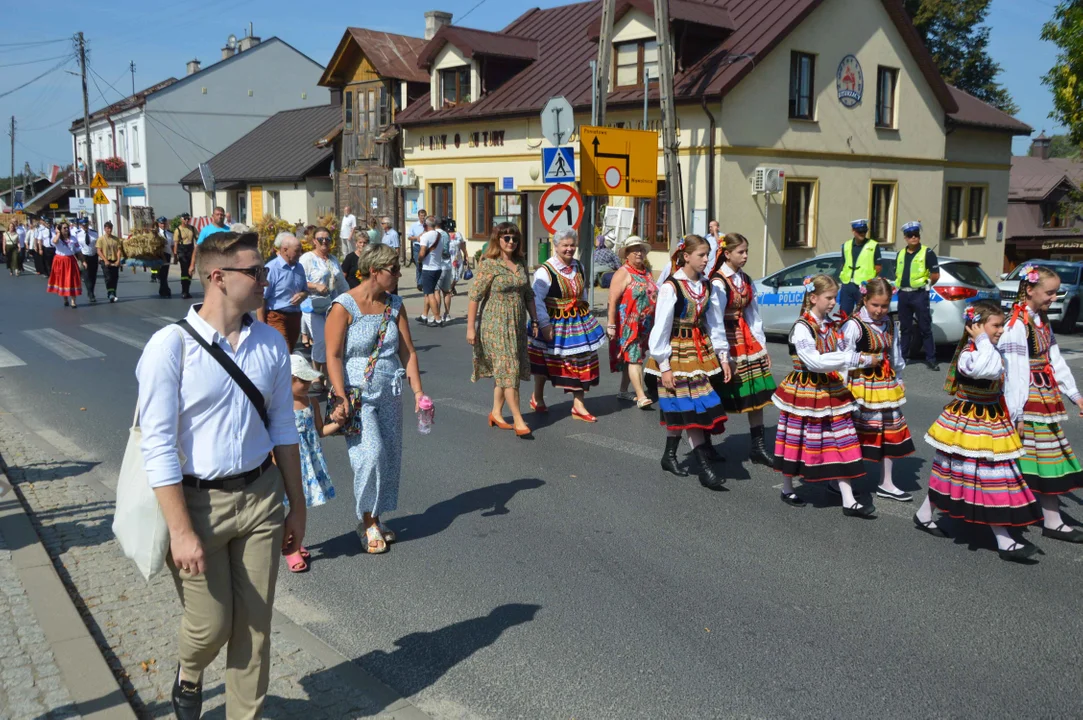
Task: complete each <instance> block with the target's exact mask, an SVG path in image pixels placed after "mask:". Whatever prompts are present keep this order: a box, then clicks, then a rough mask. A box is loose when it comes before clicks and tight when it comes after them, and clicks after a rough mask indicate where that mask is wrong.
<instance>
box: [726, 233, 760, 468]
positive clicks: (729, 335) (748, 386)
mask: <svg viewBox="0 0 1083 720" xmlns="http://www.w3.org/2000/svg"><path fill="white" fill-rule="evenodd" d="M747 262H748V240H747V239H746V238H745V236H744V235H739V234H737V233H729V234H728V235H726V236H725V237H724V238H723V239H722V242H721V244H720V246H719V248H718V259H717V265H716V267H715V269H714V272H712V273H711V284H712V285H713V286H714V288H715V291H714V292H715V294H716V296H717V297H718V299H719V303H720V305H721V311H722V317H723V322H724V325H725V328H726V344H727V345H728V346H729V364H730V372H731V377H730V380H729V382H722V376H721V375H714V376H712V377H711V381H712V382H713V383H714V387H715V391H716V392H717V393H718V395H719V397H720V398H721V399H722V407H723V408H725V410H726V412H727V413H747V414H748V426H749V428H750V430H751V433H752V443H751V445H752V448H751V452H750V453H749V459H750V460H751V461H752V462H753V463H754V464H757V465H766V466H767V467H774V465H775V456H774V455H772V454H771V453H770V451H768V450H767V446H766V445H765V444H764V438H763V408H765V407H767V406H768V405H770V404H771V395H772V394H773V393H774V392H775V378H774V376H773V375H771V358H770V356H768V354H767V350H766V348H765V346H766V344H767V338H766V336H765V335H764V334H763V321H762V320H760V310H759V307H758V306H757V305H756V290H755V288H753V287H752V279H751V278H750V277H749V276H748V275H747V274H746V273H745V272H744V271H743V270H742V268H743V267H744V266H745V263H747Z"/></svg>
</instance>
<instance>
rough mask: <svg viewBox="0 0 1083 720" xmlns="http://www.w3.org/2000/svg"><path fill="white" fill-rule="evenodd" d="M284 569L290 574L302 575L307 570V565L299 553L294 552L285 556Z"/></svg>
mask: <svg viewBox="0 0 1083 720" xmlns="http://www.w3.org/2000/svg"><path fill="white" fill-rule="evenodd" d="M286 567H287V568H289V570H290V572H291V573H303V572H305V571H306V570H308V563H307V562H305V558H304V557H303V556H302V555H301V553H300V552H295V553H292V554H290V555H287V556H286Z"/></svg>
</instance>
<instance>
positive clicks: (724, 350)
mask: <svg viewBox="0 0 1083 720" xmlns="http://www.w3.org/2000/svg"><path fill="white" fill-rule="evenodd" d="M710 288H711V302H710V304H709V305H708V306H707V332H708V334H709V335H710V337H711V344H712V345H714V351H715V354H716V355H718V361H719V362H723V363H728V362H729V360H730V342H729V338H727V337H726V319H725V318H726V303H727V302H728V301H729V298H728V297H727V296H726V283H724V282H722V281H721V280H712V281H711V284H710Z"/></svg>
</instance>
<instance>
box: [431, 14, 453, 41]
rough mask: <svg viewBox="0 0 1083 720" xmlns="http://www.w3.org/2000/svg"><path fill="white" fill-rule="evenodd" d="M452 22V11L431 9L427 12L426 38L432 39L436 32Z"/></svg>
mask: <svg viewBox="0 0 1083 720" xmlns="http://www.w3.org/2000/svg"><path fill="white" fill-rule="evenodd" d="M450 24H451V13H449V12H444V11H443V10H429V11H428V12H427V13H425V39H426V40H432V38H433V36H434V35H436V32H437V31H438V30H439V29H440V28H442V27H444V26H445V25H450Z"/></svg>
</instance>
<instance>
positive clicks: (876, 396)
mask: <svg viewBox="0 0 1083 720" xmlns="http://www.w3.org/2000/svg"><path fill="white" fill-rule="evenodd" d="M849 389H850V394H852V395H853V396H854V402H855V403H856V404H857V411H856V412H854V428H855V429H856V430H857V437H858V440H859V441H860V442H861V454H862V457H864V458H865V459H866V460H872V461H874V462H878V461H880V460H882V459H884V458H900V457H906V456H907V455H910V454H912V453H913V452H914V450H915V448H914V439H913V437H911V435H910V427H909V426H908V425H907V424H906V418H904V417H903V415H902V412H901V410H900V408H901V407H902V405H903V404H904V403H905V402H906V398H905V397H904V396H903V388H902V385H900V384H899V380H898V378H897V377H896V375H895V372H894V371H893V370H887V371H886V372H885V371H882V370H881V369H880V368H875V369H872V370H871V371H870V370H866V371H864V372H862V371H861V370H855V371H853V372H851V373H850V384H849Z"/></svg>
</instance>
